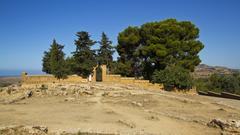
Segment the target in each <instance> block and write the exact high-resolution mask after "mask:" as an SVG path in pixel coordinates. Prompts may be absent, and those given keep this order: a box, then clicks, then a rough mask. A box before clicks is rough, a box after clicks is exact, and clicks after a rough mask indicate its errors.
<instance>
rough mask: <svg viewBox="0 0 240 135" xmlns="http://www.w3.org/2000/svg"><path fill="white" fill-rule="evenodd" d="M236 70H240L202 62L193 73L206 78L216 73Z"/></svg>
mask: <svg viewBox="0 0 240 135" xmlns="http://www.w3.org/2000/svg"><path fill="white" fill-rule="evenodd" d="M234 72H239V69H231V68H227V67H221V66H209V65H206V64H200V65H198V66H197V67H196V68H195V71H194V73H193V75H194V77H196V78H206V77H209V76H210V75H212V74H214V73H216V74H232V73H234Z"/></svg>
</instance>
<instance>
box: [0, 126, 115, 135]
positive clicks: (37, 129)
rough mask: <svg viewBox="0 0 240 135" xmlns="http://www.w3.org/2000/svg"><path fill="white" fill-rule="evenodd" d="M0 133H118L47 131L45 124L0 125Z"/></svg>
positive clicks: (5, 134) (8, 134)
mask: <svg viewBox="0 0 240 135" xmlns="http://www.w3.org/2000/svg"><path fill="white" fill-rule="evenodd" d="M0 135H119V134H118V133H104V132H94V131H92V132H91V131H88V132H82V131H78V132H76V133H69V132H66V131H62V132H57V133H56V132H49V131H48V127H46V126H22V125H21V126H8V127H0Z"/></svg>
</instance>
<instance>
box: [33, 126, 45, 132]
mask: <svg viewBox="0 0 240 135" xmlns="http://www.w3.org/2000/svg"><path fill="white" fill-rule="evenodd" d="M32 128H33V129H37V130H40V131H42V132H44V133H48V127H46V126H33V127H32Z"/></svg>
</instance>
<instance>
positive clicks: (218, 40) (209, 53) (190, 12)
mask: <svg viewBox="0 0 240 135" xmlns="http://www.w3.org/2000/svg"><path fill="white" fill-rule="evenodd" d="M63 9H64V10H63ZM168 18H175V19H177V20H178V21H191V22H192V23H193V24H195V25H196V27H198V28H199V29H200V37H199V40H200V41H201V42H203V44H204V45H205V47H204V49H203V50H202V51H201V52H200V54H199V56H200V59H201V60H202V63H203V64H207V65H210V66H222V67H228V68H232V69H240V60H239V58H240V53H239V50H240V45H239V42H238V41H239V38H240V27H239V24H240V1H239V0H231V1H226V0H212V1H209V0H201V1H200V0H199V1H191V0H182V1H178V0H170V1H164V0H141V1H137V2H136V1H128V0H121V1H111V0H102V1H97V0H89V1H76V0H71V1H67V0H61V1H59V0H51V1H48V0H41V1H40V0H36V1H31V0H24V1H18V0H1V1H0V20H1V22H0V29H1V31H0V62H1V64H0V70H6V72H7V70H15V71H20V70H22V69H28V70H36V71H37V70H38V71H40V70H41V68H42V66H41V65H42V56H43V52H44V51H46V50H48V49H49V47H50V44H51V43H52V40H53V39H54V38H55V39H56V40H57V42H58V43H59V44H62V45H64V46H65V47H64V52H65V53H66V56H69V55H70V54H71V52H73V51H74V50H75V46H74V40H75V39H76V36H75V34H76V32H78V31H88V32H89V33H90V35H91V38H92V39H93V40H95V41H96V40H97V41H99V40H100V37H101V33H102V32H105V33H106V34H107V36H108V37H109V39H110V40H112V41H113V45H114V46H116V45H117V36H118V33H119V32H121V31H122V30H124V29H125V28H127V27H128V26H140V25H142V24H144V23H146V22H153V21H163V20H165V19H168ZM93 48H94V49H97V48H98V45H97V44H96V45H94V46H93ZM113 57H114V59H115V60H116V59H117V57H118V55H117V53H115V54H114V55H113ZM15 71H14V72H15ZM0 75H1V73H0Z"/></svg>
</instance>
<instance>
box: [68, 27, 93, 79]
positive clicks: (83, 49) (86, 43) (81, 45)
mask: <svg viewBox="0 0 240 135" xmlns="http://www.w3.org/2000/svg"><path fill="white" fill-rule="evenodd" d="M76 36H77V37H78V39H77V40H75V45H76V51H75V52H73V58H74V61H75V66H74V73H75V74H77V75H80V76H83V77H87V76H88V75H89V74H91V73H92V71H93V68H94V66H96V57H95V51H94V50H91V46H92V45H94V44H95V43H96V42H95V41H93V40H91V39H90V35H89V34H88V32H86V31H81V32H77V34H76Z"/></svg>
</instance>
